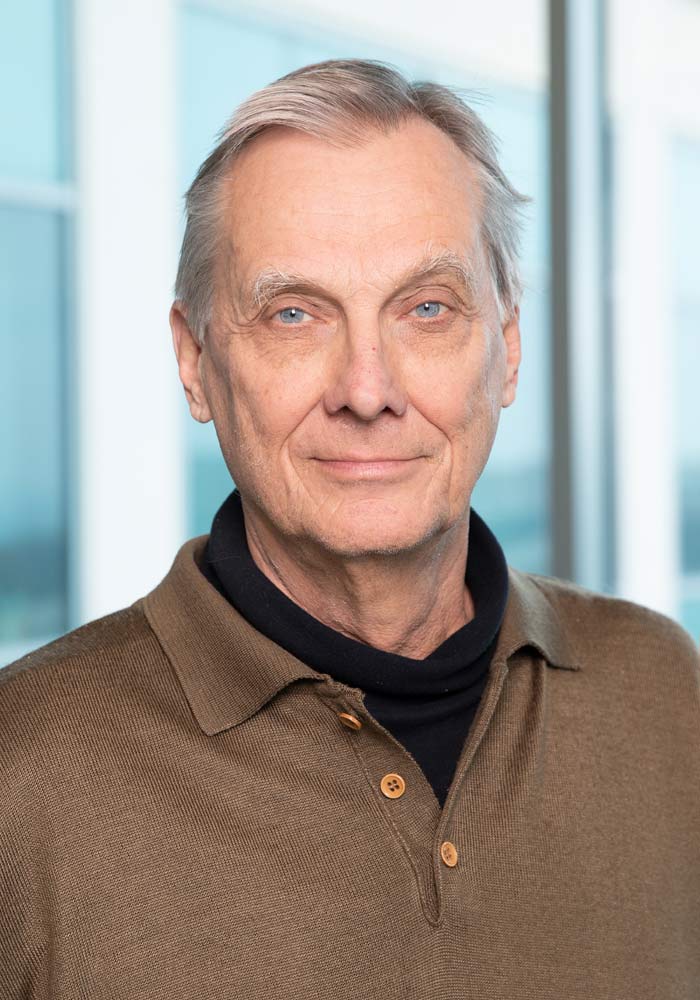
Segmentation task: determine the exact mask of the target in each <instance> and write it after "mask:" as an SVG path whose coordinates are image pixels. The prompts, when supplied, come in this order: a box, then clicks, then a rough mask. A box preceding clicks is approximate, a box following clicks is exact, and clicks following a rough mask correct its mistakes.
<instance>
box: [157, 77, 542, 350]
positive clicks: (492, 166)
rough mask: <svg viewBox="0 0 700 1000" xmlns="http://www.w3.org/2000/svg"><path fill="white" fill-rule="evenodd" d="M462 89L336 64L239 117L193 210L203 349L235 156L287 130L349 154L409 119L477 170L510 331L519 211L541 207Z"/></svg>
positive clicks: (189, 240) (197, 186) (192, 308)
mask: <svg viewBox="0 0 700 1000" xmlns="http://www.w3.org/2000/svg"><path fill="white" fill-rule="evenodd" d="M462 92H463V91H461V90H460V89H459V88H456V87H448V86H444V85H442V84H438V83H432V82H429V81H417V82H414V83H410V82H409V81H408V80H407V79H406V78H405V77H404V76H403V75H402V74H401V73H399V72H398V70H396V69H394V68H393V67H391V66H390V65H388V64H387V63H384V62H380V61H379V60H375V59H328V60H326V61H325V62H319V63H314V64H312V65H309V66H303V67H301V68H300V69H297V70H294V71H293V72H292V73H287V74H286V76H283V77H280V79H279V80H275V81H274V82H273V83H271V84H269V85H268V86H267V87H264V88H263V89H262V90H258V91H257V92H256V93H254V94H252V95H251V96H250V97H249V98H248V99H247V100H245V101H244V102H243V103H242V104H241V105H240V106H239V107H238V108H237V109H236V111H235V112H234V114H233V116H232V117H231V118H230V119H229V121H228V122H227V123H226V125H225V126H224V128H223V129H222V130H221V132H220V133H219V135H218V136H217V145H216V147H215V148H214V150H213V152H212V153H211V154H210V155H209V156H208V157H207V159H206V160H205V161H204V163H203V164H202V165H201V167H200V168H199V171H198V172H197V176H196V177H195V179H194V181H193V182H192V184H191V186H190V188H189V190H188V191H187V194H186V196H185V201H186V225H185V234H184V237H183V241H182V249H181V251H180V262H179V266H178V272H177V280H176V283H175V295H176V298H177V299H178V300H179V301H180V303H181V304H182V306H183V308H184V309H185V311H186V314H187V320H188V324H189V326H190V329H191V330H192V331H193V333H194V334H195V336H196V337H197V339H198V340H199V342H200V343H203V342H204V337H205V334H206V330H207V327H208V324H209V323H210V321H211V318H212V311H213V304H214V291H215V289H214V284H215V270H216V268H215V265H216V261H217V259H218V254H219V253H220V250H221V243H222V239H223V233H222V229H223V227H222V226H221V225H220V221H221V215H222V206H221V198H220V186H221V181H222V180H223V178H224V177H225V176H226V175H227V173H228V171H229V170H230V168H231V165H232V164H233V162H234V160H235V158H236V156H237V155H238V154H239V153H240V152H241V150H242V149H243V148H244V147H245V146H246V145H247V144H248V143H250V142H251V140H252V139H254V138H255V137H256V136H258V135H260V133H261V132H263V131H264V130H266V129H268V128H271V127H273V126H279V125H283V126H287V127H289V128H294V129H297V130H298V131H300V132H305V133H306V134H308V135H312V136H315V137H317V138H323V139H326V140H328V141H329V142H331V143H333V144H335V145H340V146H348V145H360V144H361V143H362V142H364V141H366V139H367V126H368V125H370V126H373V127H375V128H376V129H377V130H379V131H385V132H391V131H392V130H394V129H396V128H398V127H400V126H401V124H402V123H404V122H405V121H406V120H407V119H409V118H412V117H413V118H415V117H417V118H422V119H425V120H427V121H429V122H431V123H432V124H433V125H435V126H436V127H437V128H439V129H441V131H443V132H444V133H446V134H447V135H448V136H450V138H451V139H452V140H453V141H454V142H455V144H456V145H457V146H458V148H459V149H460V150H461V151H462V152H463V153H465V154H466V156H467V157H468V158H469V160H470V161H471V162H472V163H473V165H474V167H475V168H476V172H477V176H478V178H479V181H480V185H481V194H482V199H483V201H482V205H483V211H482V217H481V230H480V235H481V240H482V246H483V249H484V251H485V257H486V261H487V264H488V271H489V277H490V280H491V286H492V289H493V293H494V296H495V299H496V304H497V308H498V316H499V321H500V322H501V324H503V323H504V322H506V320H507V319H508V318H509V317H511V316H512V315H513V312H514V308H515V306H516V305H517V304H518V302H519V301H520V298H521V296H522V292H523V285H522V281H521V278H520V273H519V264H518V257H519V251H520V238H521V228H522V221H521V218H520V212H521V211H522V208H523V206H524V205H525V204H526V203H528V202H530V201H531V200H532V199H531V198H529V197H527V196H526V195H523V194H520V193H519V192H518V191H516V190H515V188H514V187H512V186H511V184H510V182H509V181H508V179H507V178H506V176H505V174H504V173H503V171H502V170H501V167H500V166H499V163H498V140H497V139H496V137H495V135H494V134H493V133H492V132H491V130H490V129H489V128H488V127H487V126H486V125H485V124H484V122H483V121H482V120H481V118H480V117H479V116H478V115H477V114H476V112H475V111H473V110H472V108H470V107H469V105H468V104H466V103H465V101H464V100H463V99H462V97H460V96H459V95H460V93H462Z"/></svg>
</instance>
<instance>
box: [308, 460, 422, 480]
mask: <svg viewBox="0 0 700 1000" xmlns="http://www.w3.org/2000/svg"><path fill="white" fill-rule="evenodd" d="M315 461H317V462H318V463H319V464H320V465H321V466H322V467H323V468H324V469H325V470H326V471H327V472H330V473H332V474H333V475H334V476H337V477H340V478H341V479H387V478H392V477H396V476H400V475H401V474H402V473H404V472H405V471H406V469H407V468H408V467H409V466H410V465H411V463H412V462H415V461H417V459H416V458H317V459H315Z"/></svg>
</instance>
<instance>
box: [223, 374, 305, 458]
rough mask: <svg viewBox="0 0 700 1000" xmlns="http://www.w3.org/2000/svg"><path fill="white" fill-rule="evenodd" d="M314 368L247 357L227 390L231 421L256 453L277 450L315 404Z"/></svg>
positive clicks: (274, 451)
mask: <svg viewBox="0 0 700 1000" xmlns="http://www.w3.org/2000/svg"><path fill="white" fill-rule="evenodd" d="M316 367H317V366H310V365H309V364H308V363H307V364H291V365H289V366H266V365H265V364H262V363H259V364H256V363H255V359H253V358H251V359H250V364H249V365H247V366H246V367H245V368H244V369H243V370H241V369H239V377H238V378H237V379H236V381H235V385H233V386H232V389H231V393H230V395H231V402H230V406H231V410H232V413H233V417H234V423H235V425H236V428H237V431H238V433H239V434H240V435H241V436H242V437H243V438H244V439H245V440H246V441H248V442H250V443H251V444H252V442H254V441H255V442H257V443H258V448H260V449H261V451H260V454H265V453H266V452H268V451H269V452H270V453H271V454H275V453H277V452H278V451H279V449H280V447H281V446H282V445H283V444H284V443H285V442H286V441H287V439H288V438H289V436H290V435H291V434H292V433H293V432H294V430H295V429H296V428H297V427H298V426H299V424H300V423H302V421H303V420H304V418H305V417H306V415H307V414H308V413H309V411H310V410H311V409H313V408H314V406H315V405H316V404H317V403H318V400H319V398H320V397H321V395H322V386H321V378H320V376H319V373H318V371H317V370H316ZM263 445H264V448H263V447H262V446H263Z"/></svg>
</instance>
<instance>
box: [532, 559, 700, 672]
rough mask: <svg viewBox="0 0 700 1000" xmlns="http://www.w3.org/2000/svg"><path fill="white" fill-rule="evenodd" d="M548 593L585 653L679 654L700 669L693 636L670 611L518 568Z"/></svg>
mask: <svg viewBox="0 0 700 1000" xmlns="http://www.w3.org/2000/svg"><path fill="white" fill-rule="evenodd" d="M520 576H521V577H526V578H527V580H529V581H530V582H531V583H532V584H533V585H534V586H535V587H537V589H538V590H539V591H540V592H541V593H542V594H543V595H544V596H545V597H546V599H547V602H548V603H549V604H550V605H551V607H552V608H553V610H554V612H555V614H556V615H557V617H558V618H559V620H560V622H561V624H562V625H563V626H564V627H565V628H566V629H567V631H568V632H569V633H570V634H571V636H572V638H573V639H574V640H575V642H576V645H577V647H578V648H579V649H580V650H581V651H582V653H583V654H584V656H586V655H587V656H591V655H598V656H599V655H600V652H601V650H606V651H609V652H613V653H616V654H617V655H618V656H623V657H631V656H639V657H641V658H642V659H651V660H655V661H658V660H659V659H662V660H668V659H669V658H671V657H672V658H673V659H679V658H680V659H682V660H683V661H684V662H685V663H688V664H690V665H692V666H693V667H694V668H695V670H696V671H700V650H699V648H698V644H697V642H696V640H695V639H693V637H692V636H691V635H690V633H689V632H688V631H686V629H684V628H683V626H682V625H680V624H679V622H677V621H676V620H675V619H674V618H671V617H670V616H669V615H666V614H663V613H662V612H660V611H656V610H654V609H653V608H649V607H646V606H645V605H643V604H637V603H636V602H634V601H629V600H626V599H625V598H622V597H615V596H613V595H611V594H605V593H602V592H599V591H595V590H590V589H588V588H586V587H583V586H581V585H579V584H576V583H572V582H571V581H569V580H563V579H560V578H558V577H552V576H544V575H540V574H537V573H521V574H520Z"/></svg>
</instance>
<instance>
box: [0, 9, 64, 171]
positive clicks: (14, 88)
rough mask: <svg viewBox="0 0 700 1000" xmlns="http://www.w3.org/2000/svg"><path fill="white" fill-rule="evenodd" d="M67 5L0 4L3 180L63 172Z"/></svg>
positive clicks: (0, 157)
mask: <svg viewBox="0 0 700 1000" xmlns="http://www.w3.org/2000/svg"><path fill="white" fill-rule="evenodd" d="M66 6H67V4H66V2H65V0H64V2H62V0H21V2H19V3H11V2H8V3H3V4H2V7H1V8H0V93H2V94H3V95H4V99H3V100H2V101H0V135H2V142H0V177H2V178H12V179H13V180H14V179H18V180H21V181H24V182H26V181H57V180H62V179H63V178H64V177H65V175H66V173H67V163H66V160H67V157H66V149H65V141H64V140H65V128H64V121H63V119H64V117H65V115H66V107H65V94H64V88H63V83H64V75H63V66H64V61H65V52H64V48H65V41H66V34H67V11H66ZM8 95H12V96H11V98H10V99H8Z"/></svg>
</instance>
